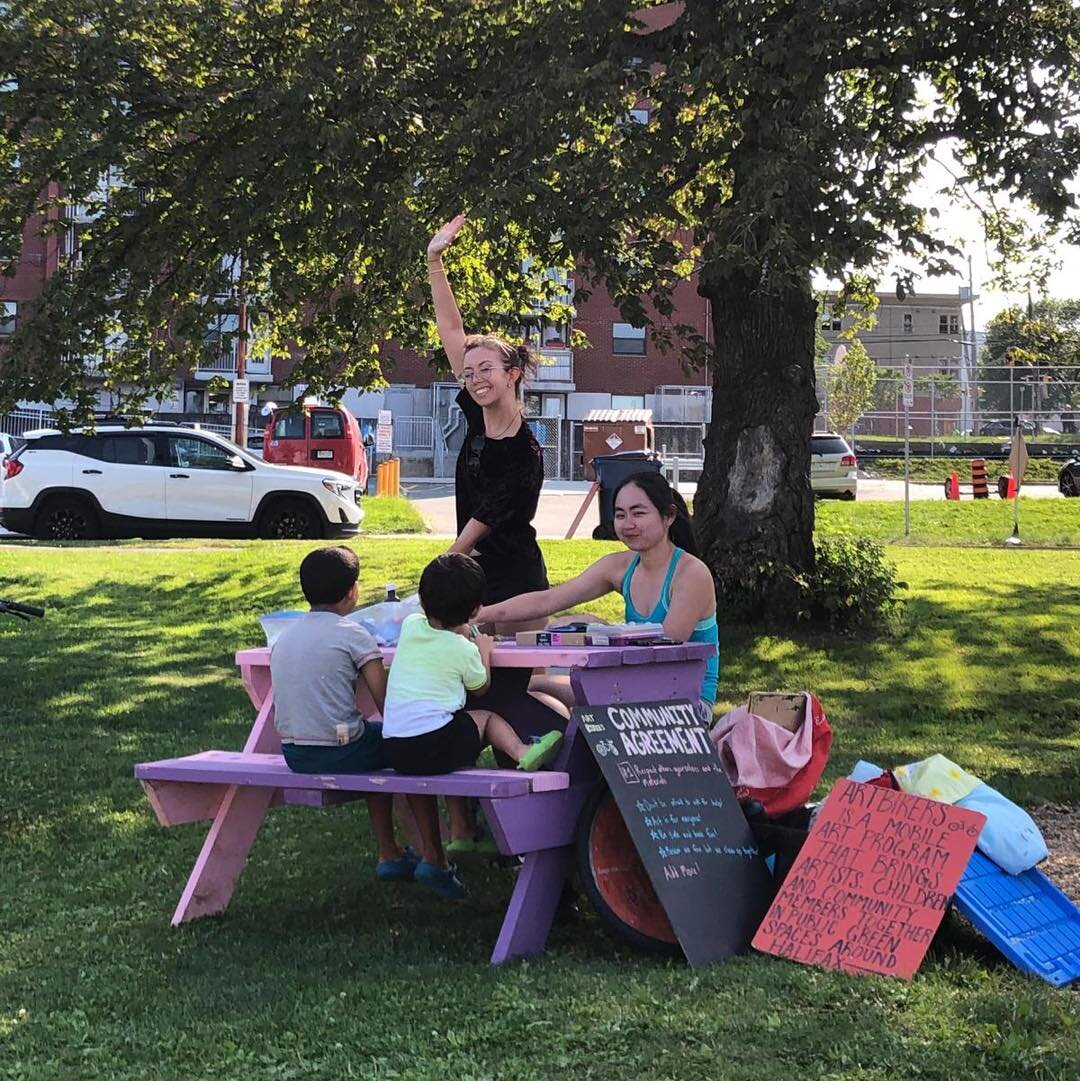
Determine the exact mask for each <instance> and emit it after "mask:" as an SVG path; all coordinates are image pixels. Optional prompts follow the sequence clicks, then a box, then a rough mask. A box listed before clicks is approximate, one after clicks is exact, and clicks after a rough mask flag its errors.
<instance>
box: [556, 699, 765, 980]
mask: <svg viewBox="0 0 1080 1081" xmlns="http://www.w3.org/2000/svg"><path fill="white" fill-rule="evenodd" d="M574 717H575V719H576V720H577V723H578V726H579V728H580V730H581V732H582V734H583V735H584V737H585V739H586V741H587V743H588V745H589V747H590V749H591V750H592V752H593V754H594V755H595V757H596V760H597V762H598V763H599V764H600V769H601V771H602V773H603V774H604V778H605V779H606V781H607V783H608V785H609V787H610V788H611V791H612V793H613V794H614V796H615V800H616V802H617V804H618V807H619V811H620V812H621V814H622V817H623V820H624V821H625V823H626V827H627V829H628V831H629V833H630V836H631V838H632V839H633V842H634V845H635V847H636V848H637V851H638V855H639V856H640V857H641V861H642V863H643V864H644V866H645V869H646V871H647V872H648V875H649V879H650V880H651V882H652V885H653V888H654V889H655V890H656V894H657V896H658V897H659V899H660V903H661V904H662V905H663V907H664V911H665V912H666V913H667V916H668V919H669V920H670V921H671V926H672V928H673V929H674V931H675V934H676V936H677V937H678V939H679V945H680V946H682V949H683V952H684V953H685V954H686V958H687V960H688V961H689V962H690V964H691V965H694V966H697V965H705V964H709V963H711V962H713V961H719V960H722V959H723V958H725V957H730V956H731V955H732V954H734V953H739V952H741V951H743V950H745V949H747V948H748V947H749V945H750V939H751V938H752V937H753V934H754V931H755V930H757V927H758V925H759V924H760V923H761V919H762V916H763V915H764V913H765V910H766V908H767V907H768V905H769V901H770V900H771V898H772V896H773V890H774V887H773V879H772V876H771V875H770V874H769V871H768V868H767V867H766V866H765V862H764V860H763V859H762V857H761V855H760V854H759V853H758V849H757V845H756V843H755V842H754V837H753V834H752V833H751V832H750V827H749V826H748V825H747V823H746V819H745V817H744V816H743V813H742V810H741V809H740V807H739V804H738V802H737V801H736V799H735V794H734V792H733V791H732V789H731V785H730V784H729V783H728V779H727V777H726V775H725V774H724V771H723V769H722V767H721V765H720V760H719V758H718V757H717V754H716V750H715V748H714V747H713V745H712V744H711V743H710V742H709V737H708V734H707V733H706V730H705V728H704V727H703V725H702V724H701V723H700V721H698V719H697V716H696V713H695V708H694V706H693V705H692V704H691V703H690V702H678V701H676V702H637V703H632V704H630V703H625V704H619V705H609V706H583V707H578V708H576V709H575V710H574Z"/></svg>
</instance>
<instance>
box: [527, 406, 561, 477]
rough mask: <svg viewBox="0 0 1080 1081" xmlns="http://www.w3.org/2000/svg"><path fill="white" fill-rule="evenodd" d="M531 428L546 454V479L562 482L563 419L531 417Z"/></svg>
mask: <svg viewBox="0 0 1080 1081" xmlns="http://www.w3.org/2000/svg"><path fill="white" fill-rule="evenodd" d="M529 427H530V428H532V432H533V435H535V436H536V441H537V443H539V444H540V449H541V450H542V451H543V452H544V479H545V480H562V479H563V470H562V418H561V417H530V418H529Z"/></svg>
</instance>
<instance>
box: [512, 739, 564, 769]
mask: <svg viewBox="0 0 1080 1081" xmlns="http://www.w3.org/2000/svg"><path fill="white" fill-rule="evenodd" d="M562 739H563V737H562V732H548V733H547V734H545V735H543V736H541V737H540V738H539V739H538V740H536V742H535V743H531V744H530V745H529V749H528V750H527V751H526V752H525V753H524V754H523V755H522V757H521V761H520V762H519V763H518V766H517V768H518V769H526V770H530V771H531V770H537V769H543V768H544V766H546V765H547V764H548V763H549V762H550V761H551V760H552V759H553V758H554V757H555V756H556V755H557V754H558V753H559V748H560V747H561V746H562Z"/></svg>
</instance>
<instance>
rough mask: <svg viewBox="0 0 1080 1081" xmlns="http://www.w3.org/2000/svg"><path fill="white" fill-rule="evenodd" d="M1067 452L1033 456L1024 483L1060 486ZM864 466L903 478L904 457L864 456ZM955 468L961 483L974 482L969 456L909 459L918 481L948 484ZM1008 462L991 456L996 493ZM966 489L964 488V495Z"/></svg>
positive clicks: (990, 474) (990, 469) (873, 472)
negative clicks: (1060, 477) (1049, 455)
mask: <svg viewBox="0 0 1080 1081" xmlns="http://www.w3.org/2000/svg"><path fill="white" fill-rule="evenodd" d="M1066 457H1067V455H1064V454H1063V455H1062V456H1061V457H1060V458H1058V459H1054V458H1030V459H1029V460H1028V464H1027V469H1026V470H1025V471H1024V483H1025V484H1052V485H1054V486H1055V487H1056V486H1057V479H1058V473H1060V472H1061V467H1062V465H1064V463H1065V460H1066ZM862 468H863V469H865V470H866V473H867V475H868V476H871V477H882V478H886V479H892V480H903V479H904V459H903V458H865V459H864V460H863V463H862ZM954 469H955V470H956V475H957V477H958V478H959V480H960V483H961V484H962V485H963V484H970V483H971V460H970V459H969V458H912V459H911V462H910V476H911V480H912V482H914V483H917V484H940V485H944V484H945V478H946V477H947V476H948V475H949V474H950V473H951V472H952V471H953V470H954ZM1008 471H1009V466H1008V463H1007V462H1006V461H1005V460H1004V459H988V460H987V462H986V475H987V477H988V478H989V480H990V490H991V492H992V493H993V494H994V495H995V496H996V495H997V479H998V476H999V475H1001V474H1002V473H1008ZM966 494H967V493H966V492H965V495H966Z"/></svg>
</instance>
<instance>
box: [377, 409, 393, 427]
mask: <svg viewBox="0 0 1080 1081" xmlns="http://www.w3.org/2000/svg"><path fill="white" fill-rule="evenodd" d="M378 423H379V424H380V425H382V424H393V423H394V414H393V413H392V412H391V411H390V410H389V409H380V410H379V420H378Z"/></svg>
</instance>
